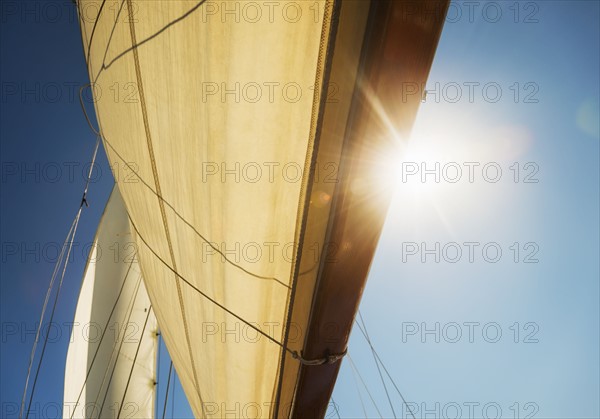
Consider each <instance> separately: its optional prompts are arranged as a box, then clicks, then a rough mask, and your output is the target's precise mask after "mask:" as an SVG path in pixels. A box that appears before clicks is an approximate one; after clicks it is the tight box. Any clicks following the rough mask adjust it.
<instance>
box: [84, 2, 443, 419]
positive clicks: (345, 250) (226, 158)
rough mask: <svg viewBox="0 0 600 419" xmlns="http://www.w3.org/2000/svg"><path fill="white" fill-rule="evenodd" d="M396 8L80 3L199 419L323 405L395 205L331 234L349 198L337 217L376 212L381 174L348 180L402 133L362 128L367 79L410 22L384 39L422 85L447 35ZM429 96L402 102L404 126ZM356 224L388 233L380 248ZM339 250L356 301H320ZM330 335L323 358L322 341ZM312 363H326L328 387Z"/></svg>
mask: <svg viewBox="0 0 600 419" xmlns="http://www.w3.org/2000/svg"><path fill="white" fill-rule="evenodd" d="M398 3H403V2H393V1H392V2H389V1H381V2H371V1H368V0H359V1H352V0H350V1H344V2H342V1H337V0H336V1H334V0H314V1H287V0H286V1H278V2H250V1H222V2H221V1H205V0H198V1H187V0H186V1H180V0H169V1H135V0H79V1H78V2H77V5H78V13H79V18H80V24H81V32H82V38H83V44H84V52H85V55H86V60H87V65H88V70H89V76H90V81H91V83H92V87H91V91H92V92H93V95H94V106H95V110H96V116H97V120H98V124H99V129H100V132H101V134H102V139H103V144H104V147H105V149H106V152H107V155H108V158H109V160H110V162H111V167H112V169H113V174H114V175H115V178H116V179H117V183H118V188H119V190H120V191H121V193H122V195H123V199H124V201H125V205H126V207H127V210H128V213H129V215H130V217H131V221H132V228H133V230H134V235H135V238H136V243H137V245H138V257H139V262H140V267H141V271H142V272H143V277H144V282H145V284H146V288H147V290H148V294H149V297H150V300H151V301H152V304H153V308H154V310H155V312H156V316H157V318H158V322H159V325H160V327H161V330H162V334H163V337H164V340H165V343H166V345H167V348H168V350H169V353H170V355H171V358H172V360H173V363H174V366H175V368H176V370H177V373H178V376H179V378H180V380H181V383H182V386H183V389H184V391H185V394H186V396H187V398H188V401H189V402H190V405H191V407H192V410H193V412H194V414H195V416H196V417H221V416H226V415H229V416H231V417H287V416H289V415H293V414H294V413H293V412H294V409H295V408H294V403H295V400H296V399H297V398H298V391H299V390H298V389H300V388H302V389H304V390H303V391H308V393H305V394H306V395H308V397H309V399H311V400H310V401H308V402H306V403H305V402H302V404H303V405H304V406H310V407H314V408H315V411H314V412H313V414H314V415H317V416H319V415H322V413H323V412H324V406H323V401H324V402H325V403H327V400H328V399H329V395H330V394H331V391H332V388H333V383H334V382H335V377H336V375H337V370H338V368H339V361H340V359H341V358H342V356H343V354H344V352H345V349H346V345H347V340H348V336H349V333H350V330H349V329H350V327H351V324H352V318H353V316H354V313H355V311H356V308H357V306H358V301H359V300H360V294H361V290H362V287H363V285H364V281H365V279H366V270H368V266H369V264H370V260H371V258H372V256H373V252H374V249H375V247H376V242H377V239H378V235H379V233H380V231H381V225H382V223H383V218H384V217H385V210H386V208H387V204H386V202H385V199H384V200H383V201H381V204H380V205H378V206H377V208H375V210H374V213H373V214H374V215H373V217H375V219H376V221H377V222H376V223H374V224H373V227H372V228H371V227H370V225H371V221H372V220H371V219H370V218H369V217H367V218H363V219H361V220H359V222H354V221H353V222H352V223H351V225H350V226H349V227H348V228H349V229H350V233H348V234H346V233H344V232H345V231H348V230H347V229H346V230H343V228H342V230H340V231H342V233H340V235H339V236H336V237H335V238H334V240H331V237H330V236H331V234H332V231H333V230H332V228H333V226H334V224H332V223H333V221H335V220H343V219H344V218H343V217H340V216H338V215H336V214H337V213H336V212H335V211H334V210H335V208H336V202H337V201H338V200H339V197H340V194H341V191H344V190H347V189H348V188H349V187H352V188H354V189H353V190H354V195H353V196H354V198H353V199H354V201H351V200H350V201H345V202H346V203H345V204H344V205H340V206H338V211H346V210H347V209H350V210H351V211H352V210H354V208H359V211H360V212H361V213H364V214H367V213H369V211H371V210H372V206H374V205H375V204H374V203H375V202H379V201H378V200H377V198H378V197H377V196H375V197H374V198H375V199H371V197H370V194H369V189H370V186H372V184H369V183H366V184H365V181H364V180H363V178H366V177H365V173H366V172H368V173H371V172H374V170H373V169H376V168H377V167H376V164H377V163H373V161H371V166H370V167H368V168H366V169H365V167H366V166H365V167H363V168H362V169H365V171H363V170H353V171H351V172H350V173H349V174H348V175H345V176H341V175H340V173H342V165H343V164H344V162H346V163H347V164H349V165H351V163H352V160H353V154H352V153H353V150H359V153H362V151H361V150H363V148H365V147H366V148H367V149H369V148H371V149H377V148H378V147H373V146H377V145H378V144H379V145H381V144H382V142H383V141H384V140H385V141H388V142H389V137H390V136H389V135H385V134H384V135H382V133H381V132H373V131H364V130H363V134H364V135H362V136H360V137H356V136H354V137H353V135H351V134H352V132H353V128H354V126H353V122H352V120H353V119H352V116H353V115H354V114H358V113H360V112H359V111H360V107H359V106H357V104H356V102H357V98H358V97H360V93H361V92H362V91H363V90H369V88H371V87H370V86H366V85H364V86H363V85H362V84H361V81H360V77H361V76H360V75H361V74H362V73H361V71H362V69H364V67H365V65H364V57H365V54H363V47H364V45H365V42H366V41H365V40H366V39H367V38H368V36H367V35H368V33H369V31H373V30H374V29H377V28H379V27H381V28H383V29H385V30H386V31H387V30H388V29H389V28H393V27H398V26H401V25H400V24H399V23H398V22H397V20H404V23H406V22H407V21H408V23H409V25H410V26H409V27H410V28H412V29H411V30H412V31H413V32H415V33H410V31H405V32H404V33H402V34H401V35H402V36H403V38H396V39H395V40H392V41H391V42H386V44H385V46H382V45H383V43H384V42H383V41H381V39H378V38H376V37H375V38H376V39H375V41H377V42H375V41H373V42H374V43H376V44H377V48H376V50H377V51H380V54H379V55H378V56H381V57H384V58H383V59H382V60H380V61H382V62H384V63H387V64H386V65H388V67H390V68H388V70H390V71H391V67H393V68H394V69H396V70H397V69H399V68H401V69H402V71H403V73H402V74H405V73H406V74H408V75H409V76H410V75H411V69H412V68H413V67H414V66H420V65H421V64H422V66H423V69H424V70H423V71H421V72H418V74H417V76H416V77H414V78H410V77H408V78H406V79H402V80H401V81H407V82H410V83H415V84H417V83H419V85H420V84H421V83H423V82H424V78H426V73H427V72H428V69H429V66H430V65H431V60H432V57H433V50H435V44H436V43H437V38H438V37H439V32H440V31H441V29H440V28H441V24H440V23H436V24H430V22H429V20H428V19H429V18H423V15H422V14H419V12H418V11H417V12H416V13H415V10H412V11H411V14H409V16H410V18H409V19H408V20H407V18H406V15H407V13H406V11H404V14H402V12H401V11H399V12H398V13H396V12H394V13H391V12H390V13H385V12H384V13H380V15H381V17H382V19H383V20H382V21H380V22H378V21H374V20H371V21H369V20H368V19H369V16H370V15H372V10H371V9H372V4H385V5H387V6H389V8H391V7H392V6H393V5H394V4H398ZM440 3H447V2H446V1H442V2H440ZM387 6H386V7H387ZM413 9H415V8H414V7H413ZM390 10H391V9H390ZM413 16H414V17H413ZM442 18H443V16H442ZM394 19H396V20H394ZM410 19H414V22H413V21H412V20H410ZM442 20H443V19H442ZM369 22H370V23H369ZM400 23H402V22H400ZM403 27H405V26H403ZM369 28H370V29H369ZM368 29H369V30H368ZM381 32H382V33H383V34H384V35H385V33H387V32H385V31H383V30H382V31H381ZM431 34H433V35H431ZM425 36H427V37H429V38H431V40H430V41H429V43H428V44H426V45H425V46H423V47H421V43H422V42H421V38H424V37H425ZM382 37H384V36H383V35H382ZM369 39H370V38H369ZM398 40H401V41H402V43H403V45H407V46H408V45H410V48H409V49H406V48H404V49H403V48H397V47H396V46H397V45H396V44H397V42H398ZM408 40H410V41H408ZM379 44H382V45H379ZM406 51H408V56H406V55H403V53H404V52H406ZM411 54H412V55H411ZM402 66H404V67H402ZM390 74H391V73H390ZM373 79H374V80H375V78H373ZM387 81H388V80H387V79H386V82H387ZM372 87H373V88H374V89H376V90H377V91H389V90H390V88H389V86H388V85H385V84H382V83H380V84H379V85H377V84H374V85H373V86H372ZM395 97H396V98H400V95H399V94H396V95H395ZM419 102H420V96H419V95H417V96H415V97H414V98H413V97H411V98H409V100H406V101H404V103H403V105H402V106H401V110H402V116H403V118H404V119H406V120H407V121H412V119H413V118H414V113H416V107H418V103H419ZM384 105H385V103H384ZM380 107H381V106H380ZM395 111H397V110H395ZM370 113H371V114H374V112H370ZM388 125H389V124H388ZM406 125H408V123H407V124H406ZM392 137H393V136H392ZM362 144H366V146H365V147H362ZM386 145H388V146H389V144H388V143H386ZM359 146H360V147H359ZM361 147H362V148H361ZM379 150H383V154H384V155H385V153H389V148H386V147H379ZM363 154H364V153H363ZM374 161H376V160H374ZM369 181H372V178H369ZM361 182H362V183H361ZM365 190H366V191H367V193H366V194H365V193H364V191H365ZM377 193H383V194H384V195H386V196H387V195H389V190H388V191H383V192H381V191H380V189H377ZM374 195H375V194H374ZM365 197H367V198H368V199H366V198H365ZM364 202H368V205H370V206H371V207H368V208H367V207H363V205H364ZM382 214H383V215H382ZM342 227H343V226H342ZM352 228H354V229H362V231H367V232H368V233H369V234H371V232H372V233H373V234H371V235H370V236H369V237H368V240H366V241H364V243H367V244H366V245H364V244H363V240H362V239H363V237H360V234H358V233H357V234H355V235H354V237H352V234H353V233H352V231H351V230H352ZM344 255H345V256H344ZM342 256H344V257H345V258H347V259H348V260H350V261H352V260H356V261H360V262H361V265H360V269H356V272H353V270H349V271H348V272H343V275H339V276H337V277H336V287H337V288H335V289H336V290H341V292H342V293H343V294H344V295H343V298H339V299H338V298H336V296H335V295H334V294H332V295H329V296H328V297H327V298H325V299H324V300H323V299H321V297H322V296H323V295H325V294H323V293H322V288H323V286H324V284H325V285H327V284H328V282H327V281H325V282H323V281H321V279H322V272H323V271H324V268H325V267H326V266H327V265H332V264H333V265H335V263H336V261H338V260H340V259H339V258H340V257H342ZM354 277H356V278H354ZM345 281H347V283H348V284H352V286H351V287H350V286H349V287H346V288H344V283H345ZM332 289H333V288H332ZM336 292H337V291H336ZM321 305H326V306H327V307H329V310H330V312H333V313H335V312H336V311H337V310H336V307H339V308H340V311H339V312H340V313H343V315H341V316H339V318H337V319H336V322H333V323H332V322H329V321H328V320H327V318H326V317H321V316H318V315H316V314H315V310H318V309H319V307H321ZM317 314H318V313H317ZM315 319H316V320H319V321H321V322H322V323H321V324H320V325H316V326H315V325H313V323H314V321H315ZM338 320H339V321H338ZM315 333H316V334H319V335H320V338H319V342H321V343H323V345H322V346H325V348H324V349H319V350H315V349H314V347H311V345H312V343H311V336H313V335H314V334H315ZM330 335H331V336H330ZM311 348H312V349H311ZM311 351H312V352H311ZM329 366H333V367H332V368H333V369H332V370H330V369H327V368H329ZM307 370H308V371H312V372H314V373H315V374H317V375H319V374H320V373H319V371H324V370H327V371H326V372H327V374H326V375H323V376H321V377H317V381H320V385H321V386H322V390H321V387H319V389H320V390H316V389H317V387H316V386H315V382H316V381H314V380H313V381H311V382H308V383H307V382H306V380H304V378H303V377H304V375H303V374H304V373H306V371H307ZM311 389H312V390H311ZM311 392H312V393H311Z"/></svg>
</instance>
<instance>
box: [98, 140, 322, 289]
mask: <svg viewBox="0 0 600 419" xmlns="http://www.w3.org/2000/svg"><path fill="white" fill-rule="evenodd" d="M102 139H103V140H104V143H105V144H106V145H108V147H109V148H110V149H111V150H112V151H113V152H114V153H115V155H116V156H117V158H118V159H119V160H121V162H122V163H123V164H124V165H125V166H126V167H127V168H128V169H129V170H131V172H132V173H133V174H134V175H135V177H137V178H138V179H139V180H140V182H142V184H143V185H144V186H146V187H147V188H148V189H149V190H150V192H152V193H153V194H154V195H156V197H157V198H158V199H160V200H161V201H162V202H164V204H165V205H166V206H167V207H169V208H170V209H171V210H172V211H173V213H174V214H175V215H176V216H177V218H179V219H180V220H181V221H183V223H184V224H185V225H187V226H188V227H189V228H191V229H192V231H193V232H194V233H195V234H196V235H197V236H198V237H200V239H202V240H203V241H204V242H205V243H206V244H208V245H209V246H210V247H211V248H212V249H213V250H214V251H215V252H217V253H218V254H220V255H221V257H222V258H223V259H224V260H225V261H226V262H228V263H229V264H230V265H232V266H233V267H234V268H237V269H239V270H241V271H242V272H244V273H246V274H248V275H250V276H252V277H254V278H257V279H264V280H269V281H275V282H277V283H278V284H280V285H282V286H284V287H285V288H288V289H289V288H290V286H289V285H287V284H285V283H283V282H282V281H281V280H279V279H277V278H275V277H270V276H262V275H258V274H255V273H253V272H250V271H248V270H247V269H245V268H244V267H242V266H241V265H238V264H236V263H235V262H233V261H232V260H231V259H229V258H228V257H227V256H226V255H225V254H224V253H223V252H221V250H219V248H218V247H216V246H214V245H213V243H211V242H210V241H209V240H208V239H207V238H206V237H204V236H203V235H202V234H201V233H200V232H199V231H198V230H197V229H196V227H194V226H193V225H192V224H191V223H190V222H189V221H187V220H186V219H185V218H184V217H183V216H182V215H181V214H180V213H179V212H178V211H177V210H176V209H175V207H174V206H173V205H171V204H170V203H169V201H167V200H166V199H164V198H163V197H162V196H161V195H159V194H158V193H157V192H156V191H155V190H154V188H152V186H151V185H150V184H149V183H148V182H146V181H145V180H144V179H143V178H142V177H141V176H140V175H139V174H138V173H137V172H136V171H135V169H134V168H133V167H131V165H130V164H129V163H128V162H127V161H126V160H125V159H124V158H123V157H122V156H121V155H120V154H119V152H118V151H117V150H116V149H115V147H114V146H113V145H112V144H111V143H110V142H109V141H108V140H107V139H106V136H102ZM311 269H312V268H311Z"/></svg>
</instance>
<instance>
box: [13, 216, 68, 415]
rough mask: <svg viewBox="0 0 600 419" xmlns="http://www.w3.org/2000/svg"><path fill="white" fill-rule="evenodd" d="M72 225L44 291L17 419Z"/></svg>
mask: <svg viewBox="0 0 600 419" xmlns="http://www.w3.org/2000/svg"><path fill="white" fill-rule="evenodd" d="M74 225H75V219H73V222H72V223H71V228H69V232H68V233H67V237H66V238H65V241H64V242H63V245H62V249H61V251H60V254H59V256H58V259H57V260H56V264H55V265H54V272H53V273H52V276H51V278H50V283H49V284H48V291H46V298H45V300H44V305H43V306H42V313H41V315H40V322H39V324H38V329H37V331H36V334H35V339H34V341H33V348H32V349H31V355H30V357H29V367H28V368H27V378H26V379H25V389H24V390H23V397H22V399H21V409H20V411H19V418H22V417H23V410H24V408H25V399H26V398H27V387H28V385H29V377H30V375H31V367H32V366H33V360H34V358H35V351H36V348H37V344H38V341H39V338H40V333H41V329H42V323H43V322H44V315H45V314H46V307H47V306H48V301H49V299H50V294H51V293H52V288H53V287H54V282H55V280H56V275H57V274H58V271H59V269H60V266H61V265H62V261H63V256H64V254H65V250H66V248H67V243H68V242H69V238H70V237H71V233H72V232H73V226H74Z"/></svg>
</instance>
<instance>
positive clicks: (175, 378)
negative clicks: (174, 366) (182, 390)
mask: <svg viewBox="0 0 600 419" xmlns="http://www.w3.org/2000/svg"><path fill="white" fill-rule="evenodd" d="M171 362H173V361H172V360H171ZM176 390H177V371H173V396H172V397H171V419H175V391H176Z"/></svg>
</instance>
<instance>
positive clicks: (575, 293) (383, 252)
mask: <svg viewBox="0 0 600 419" xmlns="http://www.w3.org/2000/svg"><path fill="white" fill-rule="evenodd" d="M53 4H55V5H57V6H58V7H57V8H55V9H50V8H44V7H43V6H42V5H43V3H42V2H28V3H26V6H23V5H21V4H20V3H19V2H10V1H8V2H3V3H1V6H0V8H1V11H2V14H1V15H0V19H1V29H0V30H1V35H2V37H1V56H0V66H1V88H2V90H1V97H0V105H1V107H2V110H1V121H0V132H1V142H0V146H1V159H2V172H1V174H2V179H1V185H0V187H1V216H2V217H1V224H0V225H1V228H2V230H1V235H2V237H1V244H2V252H1V257H2V268H1V274H2V277H1V283H0V287H1V288H0V290H1V306H0V313H1V316H2V317H1V322H0V323H1V326H2V331H1V332H2V333H1V339H2V340H1V351H2V352H1V355H0V366H1V383H0V392H1V401H0V403H1V409H2V410H1V413H0V417H8V418H10V417H17V415H16V414H15V413H13V411H14V408H15V407H16V406H18V403H19V402H20V398H21V393H22V390H23V384H24V380H25V374H26V368H27V361H28V357H29V353H30V350H31V346H32V344H33V337H34V333H35V332H34V331H35V326H36V322H37V321H38V318H39V313H40V309H41V306H42V303H43V299H44V294H45V291H46V288H47V284H48V281H49V278H50V275H51V271H52V268H53V260H54V258H55V256H56V247H57V246H58V244H59V243H61V242H62V241H63V240H64V236H65V234H66V231H67V230H68V227H69V224H70V222H71V220H72V217H73V215H74V212H75V210H76V208H77V206H78V204H79V200H80V199H81V191H82V187H83V184H84V171H85V165H86V163H87V162H89V159H90V156H91V152H92V150H93V146H94V138H93V136H92V135H91V134H90V132H89V129H88V128H87V125H86V123H85V120H84V118H83V116H82V114H81V110H80V106H79V103H78V99H77V94H76V92H77V89H78V86H80V85H82V84H85V83H87V81H88V77H87V72H86V68H85V62H84V57H83V54H82V46H81V36H80V32H79V27H78V24H77V20H76V18H75V17H74V12H73V10H72V8H71V3H70V1H66V0H65V1H59V2H54V3H53ZM12 7H16V10H17V12H16V13H13V10H14V9H13V8H12ZM24 10H25V11H26V13H24V12H23V11H24ZM23 13H24V14H23ZM599 21H600V9H599V3H598V2H597V1H568V2H567V1H537V2H527V1H524V2H513V1H507V2H455V3H453V4H452V6H451V9H450V13H449V16H448V19H447V22H446V25H445V28H444V32H443V34H442V39H441V42H440V45H439V49H438V51H437V55H436V58H435V61H434V65H433V68H432V71H431V75H430V79H429V81H428V83H427V90H428V91H429V93H428V96H427V101H426V102H425V103H423V104H422V107H421V110H420V113H419V115H418V118H417V122H416V126H415V129H414V132H413V136H412V138H411V140H410V143H409V146H408V148H407V149H406V150H405V152H404V153H403V154H402V155H400V156H398V157H397V164H396V165H395V166H396V167H397V170H395V171H390V172H389V173H382V181H388V180H389V179H392V178H393V179H395V180H396V183H397V186H396V187H395V189H394V200H393V203H392V205H391V207H390V210H389V214H388V218H387V221H386V225H385V228H384V232H383V235H382V237H381V241H380V244H379V248H378V250H377V253H376V256H375V260H374V263H373V266H372V269H371V274H370V278H369V281H368V285H367V288H366V290H365V293H364V297H363V302H362V305H361V312H362V315H363V318H364V320H365V322H366V324H367V326H368V330H369V334H370V338H371V340H372V342H373V344H374V345H375V348H376V349H377V351H378V353H379V355H380V357H381V358H382V359H383V361H384V363H385V366H386V368H387V369H388V370H389V372H390V373H391V375H392V376H393V377H394V380H395V382H396V384H397V385H398V386H399V388H400V389H401V391H402V392H403V394H404V397H405V399H406V400H407V402H409V404H410V406H412V407H413V411H414V412H415V417H417V418H425V417H428V418H431V417H462V418H469V417H486V416H487V417H497V416H498V417H500V416H501V417H506V418H517V417H518V418H525V417H535V418H597V417H600V406H599V393H600V382H599V380H600V367H599V357H600V345H599V333H600V332H599V328H600V324H599V320H600V312H599V299H600V293H599V292H600V291H599V275H600V272H599V256H598V255H599V253H600V252H599V250H600V249H599V195H600V192H599V146H600V139H599V122H598V115H599V113H600V110H599V104H598V102H599V96H600V83H599V74H600V62H599V50H600V45H599V42H600V41H599V40H600V29H599ZM399 94H400V93H399ZM459 94H460V96H459ZM436 163H438V164H439V170H438V171H437V173H438V174H439V183H438V182H436V181H435V180H436V179H435V176H436V173H435V172H436V169H435V168H436ZM423 164H425V166H423ZM99 168H100V170H99V171H97V172H96V173H97V174H96V176H95V181H94V182H93V183H92V186H91V190H90V193H89V202H90V204H91V205H90V207H89V208H87V209H86V210H85V212H84V215H83V220H82V223H81V225H80V229H79V231H78V238H77V244H78V245H77V246H76V247H75V255H74V257H73V261H72V264H70V265H69V270H68V273H67V277H66V279H65V285H64V287H63V290H62V293H61V297H60V304H59V306H58V310H57V314H56V317H55V319H56V321H58V322H59V323H63V322H69V321H71V319H72V317H73V313H74V310H75V304H76V300H77V293H78V291H79V282H80V280H81V275H82V272H83V269H84V265H85V258H86V250H87V248H86V245H89V243H90V242H91V241H92V239H93V236H94V233H95V229H96V226H97V224H98V221H99V218H100V215H101V213H102V210H103V208H104V204H105V202H106V200H107V198H108V195H109V193H110V190H111V188H112V185H113V179H112V176H111V174H110V169H109V166H108V163H107V161H106V158H105V156H104V154H103V153H102V155H101V156H100V165H99ZM423 169H426V170H429V172H426V173H425V178H424V179H423V178H422V177H421V176H422V175H423ZM459 170H460V171H459ZM470 170H471V171H470ZM498 170H500V171H501V172H499V171H498ZM427 173H429V174H427ZM459 174H460V175H461V176H460V177H459V176H458V175H459ZM499 250H500V251H501V255H500V254H499V253H497V252H498V251H499ZM436 258H438V259H439V262H436ZM67 330H68V329H66V328H61V333H62V335H61V336H58V337H57V338H56V339H53V340H51V342H50V343H49V345H48V348H47V351H46V355H45V361H44V365H43V369H42V372H41V375H40V380H39V382H38V388H37V390H36V397H35V401H34V402H35V403H37V407H38V415H37V416H35V417H40V418H41V417H55V416H56V411H55V410H53V409H52V405H53V404H54V406H57V407H58V406H60V404H61V401H62V383H63V374H64V361H65V356H66V350H67V344H68V334H67ZM163 354H164V351H163ZM350 356H351V357H352V360H353V361H354V363H355V364H356V365H357V367H358V370H359V372H360V374H361V376H362V377H363V379H364V381H365V382H366V383H367V385H368V387H369V390H370V392H371V394H372V395H373V398H374V400H375V402H376V404H377V407H378V408H379V410H380V412H381V414H382V416H384V417H392V409H391V407H390V405H389V403H388V401H387V398H386V396H385V392H384V389H383V386H382V384H381V380H380V378H379V375H378V373H377V368H376V366H375V363H374V361H373V357H372V355H371V353H370V351H369V349H368V346H367V344H366V342H365V340H364V338H363V337H362V335H361V334H360V333H359V331H358V329H356V330H355V331H354V333H353V335H352V337H351V344H350ZM161 366H162V367H163V370H162V371H161V374H162V376H163V377H166V369H164V367H165V366H166V357H163V362H162V364H161ZM161 383H164V381H162V380H161ZM161 385H164V384H161ZM387 385H388V391H389V392H390V397H391V400H392V403H393V406H394V411H395V414H396V416H397V417H402V418H404V417H409V416H408V413H407V410H406V408H405V407H403V405H402V402H401V400H400V398H399V396H398V394H397V393H396V392H395V390H393V388H392V386H391V384H390V383H389V381H388V382H387ZM163 388H164V387H163ZM177 395H178V396H177V399H176V403H175V404H176V407H175V413H176V416H177V417H187V415H190V413H189V410H188V408H187V407H186V403H185V402H184V400H183V398H182V391H181V388H180V387H178V388H177ZM334 400H335V403H336V405H337V407H338V412H339V415H340V416H341V417H361V416H364V412H363V407H362V406H361V400H363V402H364V406H365V410H366V412H367V414H368V415H369V416H373V417H378V416H379V414H378V413H377V411H376V409H375V407H374V406H373V403H372V402H371V401H370V400H369V396H368V394H367V393H366V391H365V389H364V387H362V384H361V383H360V379H358V381H357V380H356V379H355V378H354V377H353V373H352V369H351V368H350V363H349V362H348V360H345V361H344V363H343V365H342V369H341V372H340V376H339V379H338V382H337V385H336V388H335V391H334ZM44 409H45V410H44ZM161 410H162V409H161ZM499 413H500V414H499ZM328 416H330V417H337V416H336V413H335V412H334V411H333V410H331V411H330V412H328ZM167 417H169V414H167Z"/></svg>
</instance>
